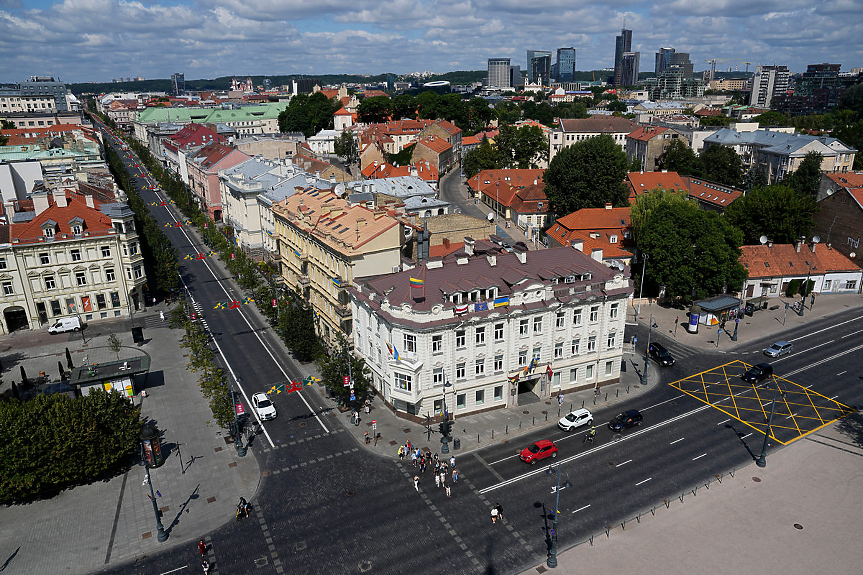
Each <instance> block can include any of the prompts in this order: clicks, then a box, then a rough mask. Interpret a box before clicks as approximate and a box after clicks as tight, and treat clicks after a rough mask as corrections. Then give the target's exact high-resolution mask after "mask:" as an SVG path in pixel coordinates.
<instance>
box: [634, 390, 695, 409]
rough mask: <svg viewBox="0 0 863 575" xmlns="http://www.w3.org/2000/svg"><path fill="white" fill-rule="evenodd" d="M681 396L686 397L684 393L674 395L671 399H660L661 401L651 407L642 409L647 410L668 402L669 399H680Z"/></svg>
mask: <svg viewBox="0 0 863 575" xmlns="http://www.w3.org/2000/svg"><path fill="white" fill-rule="evenodd" d="M681 397H686V396H685V395H684V394H680V395H678V396H676V397H672V398H671V399H666V400H665V401H660V402H659V403H654V404H653V405H651V406H650V407H643V408H642V409H641V411H647V410H648V409H653V408H654V407H659V406H660V405H662V404H663V403H668V402H669V401H674V400H675V399H680V398H681Z"/></svg>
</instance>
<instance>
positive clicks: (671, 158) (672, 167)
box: [659, 139, 704, 178]
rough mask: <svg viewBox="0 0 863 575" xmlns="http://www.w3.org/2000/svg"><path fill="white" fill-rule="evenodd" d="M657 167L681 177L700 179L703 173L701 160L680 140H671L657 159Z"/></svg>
mask: <svg viewBox="0 0 863 575" xmlns="http://www.w3.org/2000/svg"><path fill="white" fill-rule="evenodd" d="M659 167H660V168H662V169H663V170H668V171H669V172H677V173H678V174H680V175H681V176H693V177H696V178H700V177H701V176H702V172H703V171H704V168H703V166H702V165H701V160H700V159H699V158H698V156H696V155H695V152H693V151H692V148H690V147H689V146H687V145H686V143H685V142H683V141H682V140H679V139H678V140H672V142H671V144H670V145H669V146H668V147H667V148H665V151H664V152H663V153H662V156H660V158H659Z"/></svg>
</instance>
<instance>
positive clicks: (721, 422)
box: [716, 419, 731, 425]
mask: <svg viewBox="0 0 863 575" xmlns="http://www.w3.org/2000/svg"><path fill="white" fill-rule="evenodd" d="M729 421H731V420H730V419H726V420H725V421H720V422H719V423H717V424H716V425H722V424H723V423H728V422H729Z"/></svg>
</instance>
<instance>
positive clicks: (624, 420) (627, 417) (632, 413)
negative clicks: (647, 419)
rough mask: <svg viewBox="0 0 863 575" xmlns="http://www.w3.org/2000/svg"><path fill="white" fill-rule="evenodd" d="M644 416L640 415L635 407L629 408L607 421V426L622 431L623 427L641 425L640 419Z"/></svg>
mask: <svg viewBox="0 0 863 575" xmlns="http://www.w3.org/2000/svg"><path fill="white" fill-rule="evenodd" d="M643 419H644V418H643V417H642V415H641V412H640V411H637V410H635V409H630V410H629V411H624V412H623V413H621V414H619V415H618V416H617V417H615V418H614V419H612V420H611V421H609V422H608V428H609V429H610V430H612V431H623V430H624V429H629V428H630V427H635V426H636V425H641V421H642V420H643Z"/></svg>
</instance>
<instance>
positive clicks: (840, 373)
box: [836, 369, 848, 377]
mask: <svg viewBox="0 0 863 575" xmlns="http://www.w3.org/2000/svg"><path fill="white" fill-rule="evenodd" d="M843 373H848V370H847V369H846V370H845V371H840V372H839V373H837V374H836V377H839V376H840V375H842V374H843Z"/></svg>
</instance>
